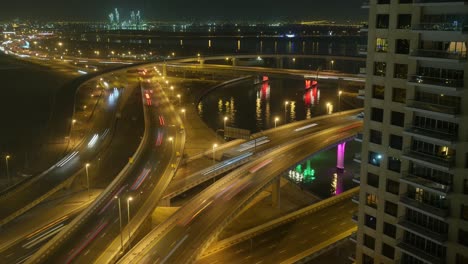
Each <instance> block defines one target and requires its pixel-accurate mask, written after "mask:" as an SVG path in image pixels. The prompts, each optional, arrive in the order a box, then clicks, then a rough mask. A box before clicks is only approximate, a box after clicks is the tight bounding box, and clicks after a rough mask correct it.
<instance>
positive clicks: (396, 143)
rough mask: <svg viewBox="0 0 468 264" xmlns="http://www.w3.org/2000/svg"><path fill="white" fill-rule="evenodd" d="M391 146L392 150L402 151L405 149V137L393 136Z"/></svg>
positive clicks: (391, 136)
mask: <svg viewBox="0 0 468 264" xmlns="http://www.w3.org/2000/svg"><path fill="white" fill-rule="evenodd" d="M389 145H390V147H391V148H392V149H398V150H401V149H402V148H403V137H402V136H397V135H393V134H391V135H390V142H389Z"/></svg>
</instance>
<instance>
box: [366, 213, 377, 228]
mask: <svg viewBox="0 0 468 264" xmlns="http://www.w3.org/2000/svg"><path fill="white" fill-rule="evenodd" d="M364 225H366V226H367V227H370V228H372V229H374V230H375V227H376V226H377V218H375V217H373V216H372V215H368V214H366V215H364Z"/></svg>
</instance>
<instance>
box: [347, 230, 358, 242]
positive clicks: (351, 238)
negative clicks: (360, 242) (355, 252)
mask: <svg viewBox="0 0 468 264" xmlns="http://www.w3.org/2000/svg"><path fill="white" fill-rule="evenodd" d="M349 240H351V241H352V242H354V243H357V233H356V232H354V233H352V234H351V235H350V236H349Z"/></svg>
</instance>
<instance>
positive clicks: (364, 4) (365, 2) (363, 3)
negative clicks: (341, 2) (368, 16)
mask: <svg viewBox="0 0 468 264" xmlns="http://www.w3.org/2000/svg"><path fill="white" fill-rule="evenodd" d="M369 7H370V2H369V1H364V2H362V4H361V8H369Z"/></svg>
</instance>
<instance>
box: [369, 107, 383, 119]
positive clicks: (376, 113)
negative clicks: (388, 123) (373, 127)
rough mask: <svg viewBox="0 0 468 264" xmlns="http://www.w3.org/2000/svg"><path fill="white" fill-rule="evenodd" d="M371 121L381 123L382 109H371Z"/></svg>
mask: <svg viewBox="0 0 468 264" xmlns="http://www.w3.org/2000/svg"><path fill="white" fill-rule="evenodd" d="M371 120H372V121H376V122H383V109H382V108H376V107H372V108H371Z"/></svg>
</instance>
